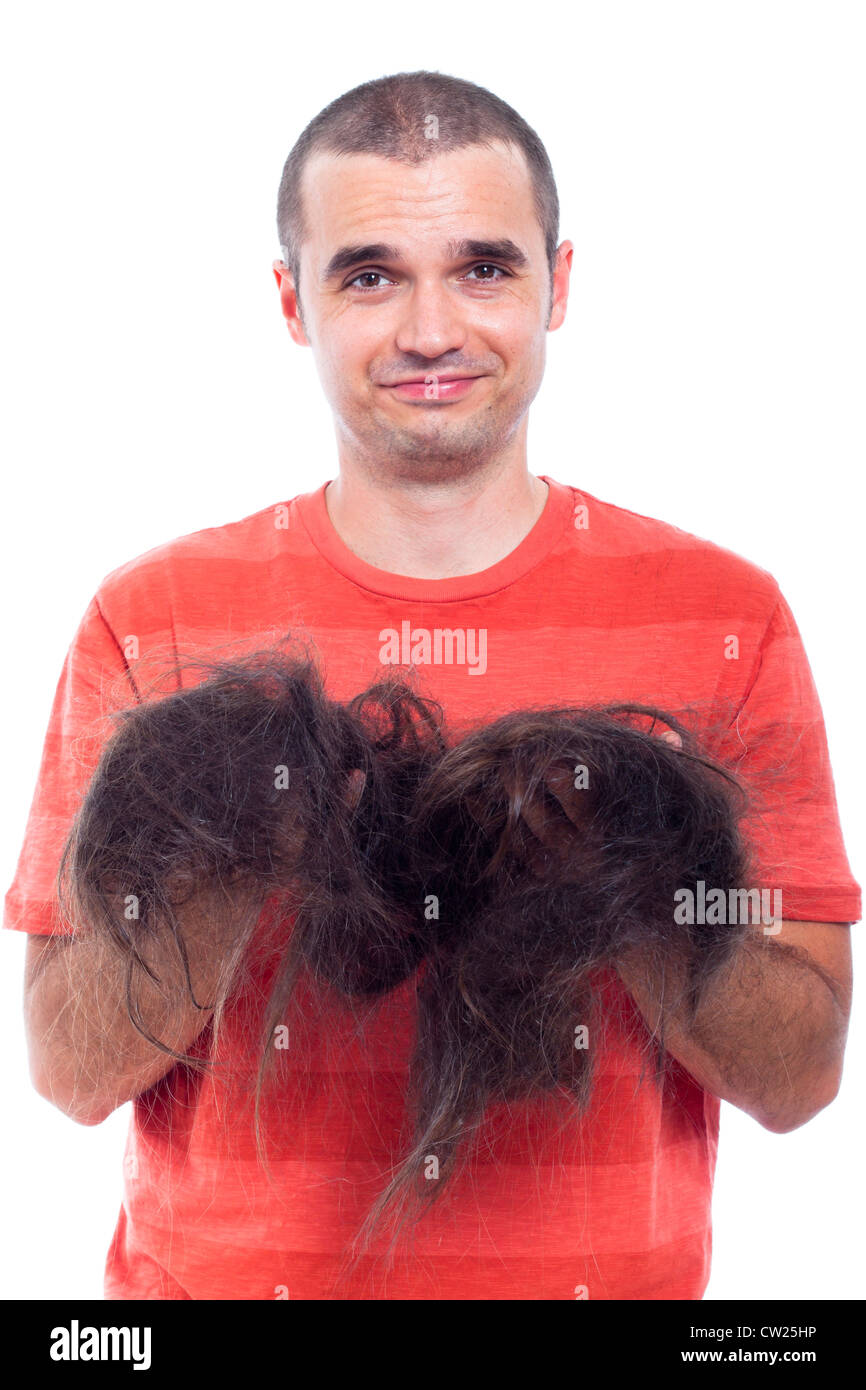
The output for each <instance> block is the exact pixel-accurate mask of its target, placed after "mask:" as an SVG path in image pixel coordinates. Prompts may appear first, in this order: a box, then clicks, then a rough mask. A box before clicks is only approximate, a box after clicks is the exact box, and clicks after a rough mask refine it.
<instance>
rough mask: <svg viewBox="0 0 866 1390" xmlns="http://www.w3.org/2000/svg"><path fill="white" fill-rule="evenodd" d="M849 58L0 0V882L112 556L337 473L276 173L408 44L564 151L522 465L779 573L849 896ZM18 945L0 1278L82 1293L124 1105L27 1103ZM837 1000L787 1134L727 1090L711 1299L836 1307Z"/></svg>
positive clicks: (667, 23)
mask: <svg viewBox="0 0 866 1390" xmlns="http://www.w3.org/2000/svg"><path fill="white" fill-rule="evenodd" d="M864 49H866V45H864V11H863V8H862V6H861V5H859V4H854V3H852V4H847V3H833V0H821V2H820V3H817V2H816V3H805V4H804V3H795V2H794V0H785V3H769V0H747V3H744V2H743V0H725V3H698V2H696V0H689V2H688V3H640V4H631V3H628V4H626V3H611V0H604V3H596V4H580V3H578V4H574V3H570V4H568V5H567V6H566V5H563V6H562V7H561V8H560V7H559V6H556V5H549V4H544V3H536V4H534V5H532V6H526V5H521V6H519V7H518V8H516V9H515V10H513V11H511V10H507V9H503V8H502V7H501V6H495V7H492V8H490V9H485V8H481V9H478V8H475V9H472V10H467V9H465V8H460V7H458V8H457V9H456V10H455V8H454V7H453V6H446V7H444V8H441V7H439V8H437V7H433V8H432V9H431V7H429V6H417V7H416V6H408V5H404V6H399V7H395V6H388V7H383V8H381V9H377V8H376V7H373V8H370V7H358V6H355V5H352V6H347V7H346V9H345V11H341V10H336V11H335V10H333V9H331V8H326V7H325V6H319V7H312V6H303V7H301V8H300V9H295V8H294V7H291V6H288V5H277V4H264V3H259V4H256V3H251V4H247V5H244V6H243V7H240V6H238V7H227V6H222V7H221V6H220V5H218V4H213V3H210V4H198V3H183V0H181V2H180V3H173V4H165V3H156V4H153V3H152V4H150V5H148V6H146V7H140V6H135V7H133V6H126V5H123V6H118V5H109V4H94V3H77V4H75V5H60V4H38V3H37V4H30V5H28V6H26V7H25V6H19V7H17V10H16V13H15V17H14V18H13V19H9V18H7V19H6V21H5V23H4V32H3V34H2V41H0V51H2V55H3V56H2V59H0V63H2V70H0V101H2V108H3V109H2V118H3V130H4V132H5V140H4V145H5V151H4V161H3V177H2V187H3V193H4V195H5V212H4V214H3V217H2V221H0V236H2V256H0V278H2V306H3V309H2V313H3V327H4V330H5V338H6V341H5V345H4V346H5V353H6V363H5V368H4V381H5V385H6V387H7V404H6V406H5V408H4V414H3V420H2V429H3V434H4V439H3V445H4V448H3V453H4V456H5V458H6V459H7V461H8V463H9V465H10V467H9V470H8V476H9V482H8V484H7V492H6V505H5V506H4V508H3V523H2V524H3V545H2V556H3V565H4V567H5V575H4V592H5V595H6V600H7V601H6V605H5V613H4V617H3V638H4V643H3V645H4V650H5V654H6V662H7V666H6V673H5V679H4V681H3V694H4V699H5V711H4V726H5V731H6V733H7V735H8V737H7V739H6V748H5V755H4V762H3V772H4V796H3V816H4V821H3V828H4V833H3V836H2V842H0V846H2V864H0V869H2V879H3V884H2V886H3V889H4V890H5V888H6V887H7V886H8V884H9V883H10V882H11V879H12V877H13V874H14V869H15V861H16V859H17V854H18V849H19V847H20V843H21V839H22V836H23V832H24V823H25V818H26V813H27V809H28V806H29V803H30V797H31V794H32V791H33V786H34V783H35V778H36V772H37V767H38V762H39V757H40V753H41V747H42V739H43V736H44V733H45V727H46V723H47V719H48V712H49V707H50V704H51V699H52V696H53V693H54V689H55V685H56V682H57V679H58V676H59V674H60V667H61V665H62V662H63V657H64V655H65V652H66V649H67V647H68V645H69V642H70V641H71V639H72V636H73V633H74V631H75V628H76V626H77V624H78V621H79V619H80V618H81V616H82V614H83V612H84V609H85V607H86V606H87V603H88V601H89V599H90V597H91V595H92V593H93V592H94V590H95V589H96V587H97V585H98V584H99V582H100V581H101V579H102V578H103V577H104V575H105V574H106V573H107V572H108V571H109V570H110V569H112V568H114V567H115V566H117V565H119V564H121V563H123V562H124V561H126V560H128V559H130V558H131V557H132V556H134V555H137V554H140V553H141V552H142V551H144V550H147V549H149V548H150V547H151V546H154V545H157V544H159V543H161V542H162V541H165V540H169V539H170V538H172V537H174V536H178V535H181V534H184V533H186V532H189V531H193V530H198V529H200V528H202V527H205V526H210V525H219V524H222V523H224V522H227V521H230V520H234V519H236V518H239V517H242V516H246V515H248V514H249V513H251V512H254V511H257V510H258V509H259V508H262V507H265V506H267V505H269V504H273V503H276V502H278V501H281V500H285V499H288V498H290V497H292V496H293V495H295V494H296V493H298V492H304V491H308V490H310V489H311V488H313V487H315V486H317V485H318V484H319V483H321V482H322V481H323V480H324V479H325V478H329V477H333V476H334V475H335V471H336V470H335V462H334V460H335V451H334V445H333V433H332V426H331V419H330V415H329V413H328V409H327V406H326V403H325V401H324V398H323V396H322V394H321V391H320V388H319V386H318V380H317V377H316V375H315V371H314V366H313V362H312V356H311V354H310V352H309V351H308V350H306V349H301V348H298V347H295V346H294V345H293V344H292V343H291V341H290V339H289V336H288V333H287V331H286V328H285V325H284V323H283V320H282V318H281V316H280V312H279V305H278V298H277V290H276V286H275V284H274V281H273V278H272V274H271V269H270V266H271V262H272V260H273V259H274V257H275V256H277V255H278V254H279V253H278V245H277V236H276V230H275V207H276V195H277V187H278V184H279V179H280V174H281V172H282V166H283V162H284V160H285V157H286V155H287V154H288V152H289V149H290V148H291V146H292V144H293V143H294V141H295V139H296V138H297V136H298V135H299V134H300V132H301V130H302V129H303V127H304V125H305V124H306V123H307V122H308V121H309V120H310V119H312V117H313V116H314V115H315V114H316V113H317V112H318V111H319V110H320V109H321V108H322V107H323V106H324V105H326V104H327V103H328V102H329V101H331V100H332V99H333V98H334V97H336V96H338V95H339V94H340V93H342V92H344V91H346V90H347V89H349V88H350V87H353V86H355V85H357V84H358V83H360V82H363V81H366V80H368V79H370V78H372V77H378V76H382V75H384V74H386V73H390V72H397V71H404V70H410V69H416V68H433V69H438V70H440V71H443V72H447V73H451V74H453V75H455V76H458V77H464V78H468V79H470V80H472V81H474V82H477V83H479V84H481V85H483V86H487V87H489V88H491V89H492V90H494V91H495V92H497V93H498V95H499V96H501V97H503V98H504V99H505V100H506V101H509V102H510V103H511V104H512V105H513V106H515V107H516V108H517V109H518V110H519V111H520V112H521V114H522V115H523V116H524V117H525V119H526V120H528V121H529V123H530V125H532V126H533V127H534V128H535V129H536V130H537V131H538V133H539V135H540V136H541V138H542V140H543V141H544V142H545V144H546V146H547V149H548V152H549V154H550V157H551V160H552V162H553V166H554V170H555V172H556V175H557V179H558V183H559V190H560V197H561V202H562V222H561V232H560V236H561V238H565V237H568V238H569V239H570V240H572V241H573V242H574V244H575V248H576V249H575V256H574V272H573V277H572V294H571V302H570V308H569V315H568V319H567V321H566V324H565V326H564V327H563V328H562V329H561V330H560V331H559V332H558V333H555V334H552V335H551V336H550V338H549V339H548V367H547V374H546V379H545V383H544V385H543V387H542V391H541V393H540V396H539V398H538V399H537V401H536V403H535V405H534V406H533V410H532V423H531V428H530V440H529V445H530V454H529V464H530V469H531V471H533V472H534V473H549V474H551V475H552V476H553V477H554V478H557V479H559V480H560V481H562V482H564V483H572V484H574V485H576V486H578V487H581V488H584V489H586V490H587V491H589V492H591V493H593V494H594V495H596V496H598V497H601V498H603V499H604V500H606V501H610V502H614V503H617V504H619V505H621V506H625V507H628V508H630V509H631V510H633V511H637V512H642V513H645V514H648V515H650V516H655V517H659V518H662V519H664V520H666V521H669V522H672V523H674V524H675V525H677V526H680V527H682V528H684V529H686V530H689V531H693V532H695V533H696V534H698V535H700V536H704V537H707V538H709V539H711V540H713V541H716V542H717V543H719V544H721V545H724V546H727V547H729V548H730V549H733V550H735V551H737V552H739V553H740V554H741V555H744V556H746V557H747V558H748V559H750V560H753V561H755V562H756V563H758V564H759V565H761V566H762V567H763V568H765V569H767V570H769V571H770V572H771V573H772V574H773V575H774V576H775V578H776V579H777V580H778V582H779V584H780V585H781V588H782V592H783V593H784V594H785V596H786V598H787V599H788V602H789V603H790V605H791V607H792V609H793V611H794V614H795V617H796V619H797V622H798V624H799V627H800V630H801V633H802V635H803V639H804V642H805V644H806V650H807V652H808V654H809V658H810V661H811V665H812V669H813V672H814V675H815V679H816V682H817V685H818V690H819V694H820V696H821V700H822V705H823V709H824V715H825V721H826V726H827V731H828V738H829V743H830V752H831V758H832V762H833V768H834V772H835V777H836V788H837V796H838V802H839V809H840V815H841V819H842V825H843V827H844V830H845V838H846V844H847V848H848V852H849V856H850V859H851V864H852V869H853V871H854V874H855V877H856V878H857V879H858V881H860V882H861V883H862V882H863V880H864V869H866V865H864V861H863V854H862V831H863V825H864V815H863V798H862V787H863V767H862V763H861V762H860V760H859V758H858V757H857V754H858V752H859V749H860V747H861V744H862V737H863V735H862V729H861V730H860V731H858V728H857V723H856V721H857V718H858V713H857V711H858V709H859V698H860V695H861V691H862V685H861V684H860V681H859V679H858V678H859V676H860V673H861V670H862V640H863V639H862V636H861V633H862V627H863V621H862V591H863V569H862V565H861V555H862V549H863V541H862V510H863V489H862V483H861V477H862V470H863V464H864V417H863V383H864V346H863V344H864V322H866V277H864V256H863V248H864V246H866V205H864V180H863V169H864V162H863V155H864V148H863V146H864V141H863V135H864V129H866V100H864V82H863V72H864V68H866V61H864V60H866V51H864ZM860 931H861V928H860V927H859V926H854V927H853V928H852V936H853V938H854V943H855V967H856V961H857V957H858V956H859V957H860V958H862V956H863V952H862V949H861V948H860V944H859V938H860ZM23 947H24V940H23V938H22V937H19V936H18V935H13V934H12V933H11V932H8V933H3V934H2V935H0V950H2V970H0V982H2V991H3V997H2V1003H0V1017H2V1019H3V1023H2V1028H3V1043H4V1054H5V1065H4V1067H3V1094H2V1097H0V1103H2V1107H3V1116H4V1141H3V1144H2V1146H0V1154H2V1158H0V1162H2V1169H3V1171H2V1187H0V1192H2V1202H3V1213H2V1214H3V1226H4V1240H3V1245H4V1255H3V1259H2V1264H0V1297H4V1298H7V1299H9V1298H11V1299H16V1298H54V1297H58V1298H65V1297H76V1298H78V1297H82V1298H84V1297H96V1298H99V1297H101V1293H102V1271H103V1265H104V1261H105V1254H106V1251H107V1248H108V1243H109V1240H110V1237H111V1235H112V1232H113V1229H114V1223H115V1220H116V1216H117V1211H118V1206H119V1201H120V1181H121V1171H120V1170H121V1152H122V1147H123V1140H124V1136H125V1132H126V1125H127V1120H128V1113H129V1109H128V1107H125V1108H124V1109H123V1110H122V1111H120V1112H117V1113H116V1114H115V1115H113V1116H111V1117H110V1119H109V1120H108V1121H107V1122H106V1123H105V1124H103V1125H102V1126H99V1127H97V1128H95V1129H87V1128H82V1127H79V1126H76V1125H75V1124H74V1123H73V1122H72V1121H70V1120H68V1119H67V1118H65V1117H64V1116H63V1115H61V1114H60V1113H58V1112H55V1111H54V1110H52V1108H51V1107H50V1106H49V1105H48V1103H47V1102H45V1101H43V1100H41V1099H40V1098H39V1097H38V1096H37V1095H36V1094H35V1092H33V1091H32V1090H31V1089H30V1084H29V1079H28V1075H27V1066H26V1057H25V1051H24V1043H23V1033H22V1025H21V1017H20V1013H21V1008H20V992H21V966H22V959H23ZM863 1012H864V1011H863V1008H862V1001H860V1000H859V999H857V998H855V1008H854V1017H853V1021H852V1027H851V1034H850V1040H849V1047H848V1053H847V1061H846V1071H845V1077H844V1082H843V1087H842V1091H841V1094H840V1096H839V1098H838V1099H837V1100H836V1102H835V1103H834V1104H833V1105H832V1106H831V1107H830V1108H829V1109H828V1110H826V1111H824V1112H823V1113H822V1114H821V1115H820V1116H818V1117H817V1118H816V1119H815V1120H814V1121H812V1123H810V1124H809V1125H807V1126H806V1127H805V1128H803V1129H801V1130H799V1131H796V1132H795V1133H793V1134H789V1135H772V1134H769V1133H768V1132H766V1131H764V1130H762V1129H761V1128H760V1127H759V1126H758V1125H757V1124H756V1123H755V1122H754V1121H752V1120H750V1119H749V1118H748V1117H747V1116H745V1115H744V1114H742V1113H741V1112H739V1111H737V1110H735V1109H733V1108H731V1107H730V1106H727V1105H725V1106H723V1113H722V1141H721V1153H720V1160H719V1168H718V1175H717V1183H716V1194H715V1203H714V1216H715V1257H714V1267H713V1276H712V1280H711V1283H710V1286H709V1290H708V1294H707V1297H709V1298H714V1299H721V1298H729V1297H733V1298H740V1297H745V1298H749V1299H753V1298H754V1299H760V1298H776V1297H778V1298H787V1297H791V1298H814V1299H830V1298H843V1299H853V1298H862V1297H863V1296H864V1293H866V1281H864V1274H863V1261H862V1256H861V1250H862V1243H863V1234H864V1229H863V1227H864V1223H863V1196H862V1177H861V1174H862V1162H861V1154H862V1146H863V1140H864V1125H863V1119H862V1095H863V1090H864V1064H863V1048H862V1042H863Z"/></svg>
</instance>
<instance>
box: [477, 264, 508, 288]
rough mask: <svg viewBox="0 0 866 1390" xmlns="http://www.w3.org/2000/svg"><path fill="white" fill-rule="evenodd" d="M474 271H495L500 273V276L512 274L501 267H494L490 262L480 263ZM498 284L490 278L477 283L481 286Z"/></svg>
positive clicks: (486, 277) (487, 277)
mask: <svg viewBox="0 0 866 1390" xmlns="http://www.w3.org/2000/svg"><path fill="white" fill-rule="evenodd" d="M472 270H473V271H475V270H495V271H498V272H499V274H500V275H508V274H509V273H510V272H509V271H507V270H503V269H502V266H500V265H492V264H491V262H490V261H479V262H478V264H477V265H474V266H473V267H472ZM496 283H497V282H496V281H495V280H494V279H493V278H492V277H490V276H485V277H484V279H483V280H478V281H476V284H479V285H495V284H496Z"/></svg>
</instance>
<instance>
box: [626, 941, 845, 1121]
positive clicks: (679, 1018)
mask: <svg viewBox="0 0 866 1390" xmlns="http://www.w3.org/2000/svg"><path fill="white" fill-rule="evenodd" d="M617 969H618V972H619V975H620V977H621V979H622V981H623V983H624V984H625V986H626V988H627V989H628V990H629V992H630V994H631V995H632V997H633V999H634V1001H635V1003H636V1004H637V1006H638V1008H639V1009H640V1011H641V1013H642V1015H643V1017H644V1020H645V1021H646V1023H647V1026H648V1028H649V1029H650V1032H652V1033H656V1034H661V1032H662V1030H663V1040H664V1047H665V1050H666V1051H667V1052H669V1053H670V1054H671V1055H672V1056H673V1057H675V1058H676V1060H677V1061H678V1062H680V1063H681V1065H682V1066H684V1067H685V1068H686V1070H687V1071H688V1072H690V1073H691V1075H692V1076H693V1077H694V1078H695V1080H696V1081H698V1082H699V1083H700V1084H701V1085H702V1086H703V1087H704V1088H705V1089H706V1090H708V1091H710V1092H712V1093H713V1094H714V1095H717V1096H719V1097H721V1098H722V1099H723V1100H727V1101H730V1102H731V1103H732V1104H733V1105H736V1106H738V1107H739V1108H740V1109H741V1110H745V1111H746V1112H747V1113H748V1114H750V1115H752V1116H753V1117H754V1118H755V1119H757V1120H758V1121H759V1122H760V1123H761V1124H762V1125H764V1126H765V1127H766V1128H768V1129H771V1130H774V1131H775V1132H785V1131H787V1130H790V1129H795V1128H796V1127H797V1126H798V1125H800V1124H803V1123H805V1122H806V1121H807V1120H808V1119H810V1118H811V1117H812V1116H813V1115H814V1114H816V1113H817V1111H818V1110H820V1109H822V1108H823V1106H825V1105H827V1104H828V1103H829V1101H831V1100H832V1099H833V1097H834V1096H835V1094H836V1091H837V1089H838V1084H839V1078H840V1076H841V1070H842V1059H843V1055H844V1049H845V1040H846V1036H847V1029H848V1005H849V1002H850V1001H849V1000H847V999H845V998H843V997H841V991H840V990H839V988H838V986H837V984H836V982H835V981H834V980H833V979H832V977H830V976H829V975H827V974H826V973H825V972H824V971H823V970H822V969H821V968H820V967H819V966H818V965H817V964H816V963H815V962H814V961H811V960H810V959H809V957H808V956H807V955H806V953H805V952H804V951H802V950H800V949H799V948H797V947H795V946H790V945H786V944H785V943H784V942H783V941H781V940H778V939H776V938H775V937H771V936H769V935H765V934H764V933H763V932H762V931H761V930H760V929H757V928H753V929H750V930H749V933H748V935H747V936H746V937H745V939H744V941H743V943H742V945H741V947H739V948H738V950H737V951H736V952H735V954H734V955H733V956H732V957H731V959H730V960H729V961H728V962H727V964H726V965H725V966H723V968H722V969H721V970H720V971H719V973H718V975H717V976H716V977H715V978H714V979H713V981H712V982H711V984H710V986H709V988H708V990H707V992H706V994H705V996H704V998H703V999H702V1001H701V1004H700V1006H699V1007H698V1009H697V1011H696V1013H695V1016H694V1018H693V1019H692V1020H689V1018H688V1011H687V1009H686V1006H685V999H684V983H685V979H686V972H685V966H684V964H683V963H682V962H681V961H677V960H673V959H668V960H666V961H665V964H664V966H663V967H662V966H661V965H659V963H658V962H657V961H656V962H654V963H653V962H651V961H650V958H649V956H648V954H647V953H646V952H645V951H641V950H640V949H638V950H635V951H632V952H630V953H629V954H628V955H627V956H626V957H625V958H622V959H621V960H620V961H618V963H617Z"/></svg>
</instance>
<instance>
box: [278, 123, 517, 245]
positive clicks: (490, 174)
mask: <svg viewBox="0 0 866 1390" xmlns="http://www.w3.org/2000/svg"><path fill="white" fill-rule="evenodd" d="M301 188H302V198H303V207H304V219H305V222H306V232H307V242H308V243H309V245H310V247H311V249H312V250H313V253H314V255H315V256H316V257H317V258H318V257H319V256H321V257H325V256H326V255H327V254H329V253H330V251H332V250H333V249H334V248H335V247H336V246H337V245H339V244H342V243H348V242H356V241H391V242H393V241H395V240H396V239H398V238H400V239H405V240H406V242H407V243H408V242H409V241H412V242H425V241H429V242H430V244H431V247H432V245H433V244H439V243H444V241H445V240H446V239H447V238H449V237H453V236H455V235H459V236H464V237H472V236H479V237H480V236H484V237H486V238H488V239H489V238H492V237H494V236H499V237H504V236H508V235H510V236H512V237H513V238H515V239H518V237H519V239H520V240H521V241H522V242H523V243H524V245H527V244H528V243H530V242H532V240H533V238H534V237H535V238H537V240H538V242H539V243H542V242H543V233H542V231H541V228H540V226H539V223H538V217H537V213H536V209H535V203H534V198H533V190H532V181H531V177H530V173H529V168H528V165H527V163H526V160H525V157H524V155H523V151H522V150H520V149H519V148H517V147H516V146H514V145H506V144H505V143H504V142H501V141H497V142H496V143H495V144H494V145H493V146H492V147H490V148H488V147H486V146H481V145H468V146H466V147H464V148H463V149H458V150H449V151H447V152H445V153H443V154H438V155H434V156H433V157H432V158H431V159H427V160H425V161H424V162H423V163H422V164H414V165H412V164H404V163H402V162H399V161H397V160H393V159H383V158H381V157H380V156H378V155H371V154H357V155H355V154H353V155H335V154H330V153H319V154H315V155H313V156H311V158H310V159H309V161H308V163H307V165H306V168H305V169H304V174H303V179H302V185H301ZM528 249H529V248H528Z"/></svg>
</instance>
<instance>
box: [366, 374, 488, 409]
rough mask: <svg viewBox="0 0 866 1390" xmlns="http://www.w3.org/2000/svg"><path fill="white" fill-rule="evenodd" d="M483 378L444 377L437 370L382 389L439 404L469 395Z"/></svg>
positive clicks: (408, 398)
mask: <svg viewBox="0 0 866 1390" xmlns="http://www.w3.org/2000/svg"><path fill="white" fill-rule="evenodd" d="M483 380H484V377H483V376H454V377H444V376H437V375H436V373H435V372H428V373H427V376H426V377H419V378H418V379H417V380H416V381H400V382H397V384H396V385H394V386H383V387H382V388H381V389H382V390H383V391H390V392H391V394H392V395H394V396H399V398H400V399H401V400H406V401H423V402H424V404H425V405H426V404H428V403H429V404H430V405H437V404H439V403H440V402H442V401H453V400H459V399H460V398H461V397H463V396H466V395H468V393H469V392H470V391H471V390H472V388H473V386H474V385H475V383H476V382H477V381H483Z"/></svg>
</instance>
